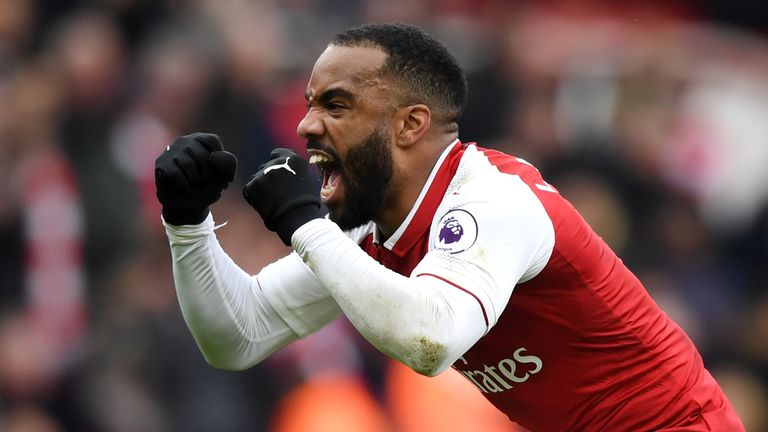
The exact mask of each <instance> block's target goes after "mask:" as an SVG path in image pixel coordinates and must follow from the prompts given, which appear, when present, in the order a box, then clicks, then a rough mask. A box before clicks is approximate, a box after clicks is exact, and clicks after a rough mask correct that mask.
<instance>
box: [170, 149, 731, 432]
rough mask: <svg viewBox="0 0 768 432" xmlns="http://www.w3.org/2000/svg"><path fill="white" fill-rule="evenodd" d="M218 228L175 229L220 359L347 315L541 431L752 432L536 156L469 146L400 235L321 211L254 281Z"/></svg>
mask: <svg viewBox="0 0 768 432" xmlns="http://www.w3.org/2000/svg"><path fill="white" fill-rule="evenodd" d="M214 230H215V225H214V222H213V219H212V217H211V216H209V217H208V218H207V219H206V221H204V222H203V223H201V224H199V225H191V226H180V227H176V226H171V225H168V224H166V232H167V234H168V237H169V241H170V245H171V253H172V256H173V262H174V281H175V284H176V290H177V295H178V297H179V302H180V306H181V309H182V312H183V314H184V318H185V320H186V321H187V325H188V326H189V328H190V330H191V331H192V333H193V335H194V336H195V339H196V340H197V342H198V344H199V346H200V348H201V350H202V351H203V353H204V355H205V356H206V359H207V360H208V361H209V362H210V363H211V364H213V365H216V366H217V367H222V368H227V369H243V368H247V367H250V366H252V365H254V364H256V363H258V362H259V361H261V360H263V359H264V358H266V357H268V356H269V355H270V354H271V353H273V352H274V351H276V350H277V349H279V348H280V347H282V346H284V345H286V344H288V343H290V342H291V341H294V340H296V339H298V338H301V337H304V336H306V335H308V334H310V333H312V332H313V331H316V330H318V329H319V328H321V327H322V326H324V325H326V324H328V323H329V322H331V321H333V320H334V319H336V318H337V317H339V316H340V315H341V314H342V313H343V314H344V315H346V317H347V318H348V319H349V320H350V322H352V323H353V324H354V325H355V327H356V328H357V329H358V331H360V333H361V334H362V335H363V336H365V337H366V339H367V340H368V341H369V342H371V343H372V344H373V345H374V346H376V347H377V348H378V349H380V350H381V351H382V352H384V353H385V354H387V355H390V356H392V357H393V358H396V359H398V360H400V361H402V362H403V363H405V364H407V365H409V366H410V367H411V368H412V369H414V370H416V371H417V372H420V373H423V374H425V375H434V374H436V373H439V372H440V371H442V370H445V369H446V368H448V367H449V366H450V365H451V363H452V366H453V367H454V368H455V369H456V370H458V371H459V372H460V373H462V374H463V375H464V376H465V377H466V378H467V379H468V380H470V381H471V382H472V383H474V384H475V385H476V386H477V388H478V389H479V390H480V391H481V392H482V393H483V394H484V395H485V396H486V397H487V398H488V399H489V400H490V401H491V402H492V403H493V404H495V405H496V407H498V408H499V409H500V410H501V411H503V412H504V413H506V414H507V415H508V416H509V417H510V418H511V419H512V420H513V421H515V422H517V423H519V424H520V425H522V426H523V427H525V428H527V429H530V430H532V431H577V430H588V431H592V430H611V431H639V430H654V431H656V430H665V429H669V430H675V431H683V430H685V431H705V430H713V431H742V430H744V429H743V426H741V424H740V422H739V420H738V418H737V417H736V415H735V413H734V411H733V408H732V407H731V406H730V404H729V403H728V401H727V400H726V398H725V396H724V395H723V393H722V391H721V390H720V388H719V386H718V385H717V383H716V382H715V381H714V379H713V378H712V376H711V375H710V374H709V372H707V370H706V369H705V368H704V366H703V364H702V360H701V357H700V356H699V354H698V352H697V351H696V348H695V347H694V345H693V343H692V342H691V341H690V340H689V339H688V337H687V336H686V335H685V334H684V333H683V331H682V330H681V329H680V328H679V327H678V326H677V325H675V324H674V323H673V322H672V321H671V320H670V319H669V317H667V315H666V314H664V312H662V311H661V310H660V309H659V308H658V306H657V305H656V304H655V303H654V302H653V300H652V299H651V298H650V297H649V296H648V294H647V292H646V291H645V289H644V288H643V286H642V285H641V283H640V282H639V281H638V280H637V278H635V276H634V275H633V274H632V273H631V272H630V271H629V270H628V269H627V268H626V267H625V266H624V264H623V263H622V262H621V260H620V259H619V258H618V257H617V256H616V255H615V254H614V253H613V252H612V251H611V250H610V249H609V248H608V246H607V245H606V244H605V243H604V242H603V241H602V240H601V239H600V238H599V237H598V236H597V235H596V234H595V233H594V232H593V231H592V230H591V229H590V227H589V226H588V225H587V223H586V222H585V221H584V220H583V219H582V217H581V216H580V215H579V214H578V213H577V212H576V210H574V208H573V207H572V206H571V205H570V204H569V203H568V202H567V201H566V200H565V199H564V198H563V197H561V196H560V194H559V193H558V192H557V190H556V189H555V188H554V187H552V186H551V185H549V184H548V183H546V182H545V181H544V180H543V179H542V177H541V175H540V174H539V172H538V171H537V170H536V169H535V168H534V167H533V166H531V165H530V164H528V163H527V162H525V161H523V160H521V159H518V158H515V157H512V156H509V155H506V154H503V153H500V152H497V151H494V150H487V149H482V148H479V147H476V146H474V145H471V144H470V145H465V144H462V143H460V142H458V141H456V142H455V143H453V144H452V145H450V146H449V147H448V148H446V150H445V151H444V152H443V154H442V155H441V157H440V159H439V160H438V162H437V164H436V165H435V167H434V168H433V170H432V172H431V174H430V176H429V179H428V181H427V182H426V184H425V185H424V187H423V189H422V191H421V193H420V195H419V197H418V198H417V200H416V202H415V204H414V206H413V208H412V209H411V211H410V213H409V214H408V216H407V217H406V219H405V221H404V222H403V223H402V224H401V226H400V227H399V228H398V229H397V230H396V231H395V233H394V234H393V235H392V236H390V237H389V238H388V239H386V240H381V239H379V238H377V233H378V231H377V230H376V226H375V225H374V224H373V223H369V224H368V225H366V226H363V227H360V228H358V229H355V230H351V231H349V232H346V233H344V232H342V231H341V230H339V228H338V226H336V225H335V224H334V223H333V222H331V221H329V220H324V219H314V220H312V221H309V222H307V223H305V224H304V225H303V226H302V227H300V228H299V229H297V230H296V232H295V233H294V234H293V237H292V245H293V247H294V250H295V253H291V254H290V255H288V256H286V257H284V258H282V259H280V260H278V261H276V262H274V263H271V264H269V265H268V266H266V267H264V268H263V269H261V271H260V272H259V273H258V274H257V275H249V274H248V273H246V272H245V271H243V270H242V269H241V268H239V267H238V266H237V265H236V264H235V263H234V262H233V261H232V259H231V258H230V257H229V256H227V255H226V253H224V251H223V249H222V248H221V246H220V245H219V244H218V241H217V239H216V236H215V234H214ZM350 238H351V239H352V240H350ZM361 248H362V250H361ZM371 258H373V259H371Z"/></svg>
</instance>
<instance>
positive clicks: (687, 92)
mask: <svg viewBox="0 0 768 432" xmlns="http://www.w3.org/2000/svg"><path fill="white" fill-rule="evenodd" d="M727 3H728V2H717V1H710V2H693V1H689V2H661V1H642V2H641V1H636V2H608V1H597V0H579V1H557V0H548V1H537V2H526V1H516V2H513V1H506V0H480V1H473V0H447V1H438V0H420V1H415V0H389V1H386V2H383V1H381V2H379V1H373V0H367V1H365V0H361V1H347V0H260V1H257V0H252V1H248V0H157V1H152V0H91V1H85V0H57V1H49V0H2V1H0V100H2V103H0V191H2V192H0V297H1V299H0V431H8V432H22V431H23V432H37V431H40V432H49V431H51V432H54V431H85V432H89V431H95V432H100V431H109V432H112V431H114V432H122V431H126V432H127V431H148V432H151V431H201V432H202V431H261V430H264V431H276V432H294V431H334V432H339V431H383V432H385V431H403V432H410V431H425V430H443V431H446V432H450V431H459V430H462V431H466V430H483V431H516V430H520V429H519V428H517V427H516V426H515V425H513V424H511V423H510V422H509V421H508V420H506V419H505V418H504V417H503V416H501V415H500V414H499V413H498V412H496V411H494V410H493V409H492V408H490V406H489V405H487V404H485V403H484V402H483V401H482V400H481V398H480V394H479V392H477V391H476V390H474V389H473V388H472V387H471V385H470V384H469V383H468V382H466V381H465V380H463V378H460V377H459V376H458V375H457V374H453V373H451V372H448V373H446V374H444V375H443V376H441V377H439V378H436V379H426V378H423V377H419V376H416V375H415V374H414V373H412V372H410V371H408V370H406V369H404V368H403V367H400V366H398V365H395V364H393V363H392V362H391V361H389V360H388V359H386V358H384V357H383V356H381V355H380V354H378V353H377V352H376V351H375V350H373V349H372V348H371V347H370V346H369V345H368V344H367V343H365V342H364V341H362V340H361V339H360V337H359V336H357V335H356V333H355V332H354V330H353V329H352V328H351V326H350V325H349V324H348V323H347V322H346V321H344V320H343V319H342V320H339V321H337V322H335V323H334V324H332V325H331V326H329V327H327V328H326V329H324V330H322V331H320V332H319V333H317V334H315V335H313V336H311V337H310V338H308V339H305V340H303V341H300V342H299V343H296V344H294V345H291V346H289V347H287V348H285V349H284V350H282V351H280V352H279V353H278V354H277V355H276V356H274V357H273V358H271V359H269V360H268V361H267V362H265V363H264V364H261V365H258V366H256V367H254V368H252V369H249V370H247V371H242V372H226V371H219V370H215V369H213V368H211V367H209V366H208V365H207V364H205V362H204V360H203V358H202V356H201V355H200V354H199V352H198V351H197V347H196V345H195V342H194V340H193V339H192V337H191V335H190V334H189V332H188V331H187V329H186V326H185V325H184V322H183V319H182V317H181V314H180V311H179V307H178V304H177V302H176V298H175V293H174V287H173V281H172V275H171V263H170V256H169V255H170V254H169V251H168V247H167V240H166V238H165V235H164V232H163V229H162V226H161V222H160V208H159V205H158V203H157V201H156V199H155V196H154V183H153V164H154V159H155V157H156V156H157V155H158V154H159V153H160V152H161V151H162V150H163V149H164V148H165V146H166V145H168V144H169V143H170V142H171V141H172V140H173V138H174V137H175V136H179V135H183V134H187V133H190V132H193V131H208V132H214V133H217V134H219V135H220V136H221V137H222V138H223V140H224V143H225V146H226V147H227V149H229V150H231V151H232V152H234V153H235V154H236V155H237V156H238V158H239V162H240V164H239V170H238V180H237V181H236V184H234V185H233V186H232V188H231V189H230V190H228V191H226V192H225V194H224V197H223V198H222V200H221V201H220V202H219V203H217V204H216V205H215V206H214V208H213V211H214V216H215V218H216V220H217V221H218V222H223V221H227V220H228V221H229V224H228V225H227V226H225V227H223V228H221V229H219V230H218V235H219V238H220V241H221V243H222V244H223V246H224V248H225V249H226V250H227V251H228V252H229V253H230V255H231V256H232V257H233V258H234V259H235V261H236V262H238V263H239V264H240V265H241V266H242V267H243V268H245V269H246V270H248V271H250V272H252V273H255V272H257V271H258V270H259V268H260V267H261V266H263V265H265V264H266V263H269V262H270V261H272V260H273V259H275V258H277V257H280V256H282V255H283V254H285V253H287V252H288V250H287V249H286V248H285V247H284V246H283V245H282V243H280V241H279V240H278V239H277V237H276V236H275V235H273V234H272V233H270V232H268V231H266V229H265V228H264V226H263V224H262V222H261V220H260V218H259V216H258V215H257V214H256V213H255V212H253V211H252V210H251V209H250V207H248V206H247V205H246V203H245V202H244V201H243V200H242V199H241V195H240V193H239V189H240V187H241V186H242V183H243V179H246V178H247V177H248V176H249V175H250V174H251V173H253V172H254V171H255V170H256V167H257V166H258V165H259V164H260V163H261V162H262V161H263V160H264V159H266V158H267V156H268V154H269V152H270V150H271V149H272V148H275V147H290V148H294V149H296V150H297V151H299V152H303V151H304V148H303V147H304V144H305V143H304V142H302V141H301V140H299V139H298V138H297V137H296V134H295V130H296V125H297V123H298V121H299V119H301V117H302V116H303V113H304V110H305V107H304V104H305V102H304V98H303V92H304V86H305V84H306V81H307V79H308V77H309V72H310V71H311V68H312V65H313V63H314V60H315V59H316V57H317V56H318V55H319V54H320V52H321V51H322V50H323V48H324V46H325V44H326V43H327V40H328V39H329V38H330V37H331V36H332V35H333V34H334V33H335V32H336V31H339V30H341V29H344V28H346V27H348V26H350V25H353V24H356V23H360V22H368V21H403V22H409V23H413V24H418V25H421V26H423V27H424V28H426V29H428V30H429V31H430V32H432V33H433V34H434V35H436V36H437V37H438V38H439V39H441V40H443V41H444V42H445V43H446V44H447V45H448V47H449V48H450V49H451V50H452V51H453V52H454V53H455V54H456V55H457V57H458V59H459V61H460V63H461V64H462V65H463V66H464V67H465V68H466V71H467V74H468V78H469V83H470V102H469V106H468V107H467V110H466V114H465V116H464V118H463V120H462V122H461V125H460V127H461V134H460V137H461V139H462V140H463V141H465V142H469V141H476V142H478V143H479V144H480V145H481V146H484V147H494V148H498V149H501V150H504V151H507V152H510V153H513V154H515V155H517V156H520V157H523V158H525V159H527V160H529V161H530V162H532V163H534V164H536V165H537V166H538V167H539V168H540V169H541V170H542V172H543V173H544V175H545V177H546V178H547V179H548V181H549V182H550V183H552V184H553V185H555V186H556V187H557V188H558V189H559V190H560V191H561V193H562V194H563V195H565V196H566V197H567V198H569V199H570V200H571V201H572V202H573V203H574V205H575V206H576V207H577V208H578V209H579V210H580V211H581V212H582V213H583V214H584V215H585V217H586V219H587V220H588V221H589V222H590V224H591V225H592V226H593V228H594V229H595V230H596V231H597V232H598V233H599V234H600V235H601V236H603V238H604V239H605V240H606V241H607V242H608V243H609V244H610V245H611V246H612V247H613V248H614V249H615V250H616V251H617V252H618V254H619V255H620V256H621V257H622V259H624V261H625V262H626V263H627V264H628V266H629V267H630V268H631V269H633V270H634V271H635V272H636V274H637V275H638V276H639V277H640V279H641V280H642V281H643V282H644V283H645V284H646V286H647V288H648V290H649V291H650V293H651V295H652V296H653V298H654V299H655V300H656V301H657V302H658V303H659V304H660V305H661V306H662V308H663V309H664V310H665V311H666V312H667V313H668V314H669V315H670V316H672V317H673V319H675V321H676V322H677V323H678V324H680V326H681V327H683V328H684V329H685V330H686V332H687V333H688V334H689V335H690V336H691V338H692V339H693V340H694V342H695V343H696V345H697V346H698V348H699V349H700V351H701V353H702V355H703V357H704V360H705V364H706V365H707V367H708V368H709V369H710V371H712V372H713V374H714V375H715V376H716V378H717V379H718V380H719V381H720V383H721V385H722V386H723V388H724V390H725V392H726V394H727V395H728V396H729V398H730V399H731V402H732V403H733V404H734V406H735V408H736V410H737V411H738V412H739V414H740V416H741V417H742V420H743V421H744V423H745V426H746V427H747V430H749V431H768V39H767V38H766V33H765V31H766V30H768V29H766V28H755V27H749V26H747V27H745V26H737V25H735V24H733V23H731V22H727V23H726V22H724V21H721V20H719V18H724V17H730V18H732V17H733V15H732V14H731V15H729V11H731V12H733V11H732V10H731V9H729V8H728V5H727ZM735 3H738V2H735ZM736 15H738V14H736ZM741 17H742V18H744V19H743V22H745V23H747V24H749V23H759V22H763V23H765V22H768V20H762V21H761V20H760V19H759V18H758V17H755V16H753V15H750V14H749V13H748V12H747V13H746V14H742V15H741ZM574 373H578V371H574Z"/></svg>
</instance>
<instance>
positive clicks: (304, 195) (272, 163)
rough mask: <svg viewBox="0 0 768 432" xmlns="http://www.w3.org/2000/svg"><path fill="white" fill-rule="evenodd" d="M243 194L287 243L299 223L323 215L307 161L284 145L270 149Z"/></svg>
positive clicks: (271, 229)
mask: <svg viewBox="0 0 768 432" xmlns="http://www.w3.org/2000/svg"><path fill="white" fill-rule="evenodd" d="M243 196H244V197H245V200H246V201H248V204H250V205H251V207H253V208H254V209H256V211H257V212H259V215H261V218H262V219H263V220H264V225H266V227H267V228H268V229H269V230H270V231H274V232H276V233H277V235H278V236H280V239H281V240H282V241H283V243H285V244H286V245H287V246H290V245H291V236H292V235H293V232H294V231H296V230H297V229H298V228H299V227H300V226H302V225H304V224H305V223H307V222H309V221H310V220H312V219H316V218H321V217H323V216H324V215H323V212H322V211H321V210H320V194H319V191H318V190H317V183H316V182H315V181H314V180H313V179H312V177H311V176H310V175H309V164H308V163H307V161H305V160H304V159H302V158H301V157H299V155H297V154H296V153H295V152H293V151H291V150H288V149H284V148H279V149H275V150H272V154H270V159H269V161H268V162H267V163H265V164H264V165H262V166H261V167H259V170H258V171H257V172H256V174H254V175H253V176H251V179H250V180H249V181H248V183H246V184H245V187H243Z"/></svg>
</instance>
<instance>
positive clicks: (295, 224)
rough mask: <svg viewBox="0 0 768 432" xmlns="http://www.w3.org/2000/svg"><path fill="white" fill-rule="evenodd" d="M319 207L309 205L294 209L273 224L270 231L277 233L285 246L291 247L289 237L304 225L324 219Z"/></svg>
mask: <svg viewBox="0 0 768 432" xmlns="http://www.w3.org/2000/svg"><path fill="white" fill-rule="evenodd" d="M324 216H325V214H324V213H323V211H322V210H320V207H318V206H316V205H314V204H310V205H303V206H299V207H296V208H294V209H292V210H290V211H289V212H286V213H285V214H284V215H282V216H281V217H279V218H278V219H277V220H276V221H275V222H274V224H273V226H272V230H273V231H274V232H276V233H277V235H278V236H279V237H280V240H282V241H283V243H284V244H285V245H286V246H290V245H291V237H292V236H293V233H294V232H296V230H297V229H298V228H299V227H301V226H302V225H304V224H305V223H307V222H309V221H311V220H313V219H318V218H322V217H324Z"/></svg>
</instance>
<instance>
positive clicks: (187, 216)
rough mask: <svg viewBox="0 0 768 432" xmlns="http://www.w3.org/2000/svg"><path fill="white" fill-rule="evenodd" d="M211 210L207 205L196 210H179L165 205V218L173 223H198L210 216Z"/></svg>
mask: <svg viewBox="0 0 768 432" xmlns="http://www.w3.org/2000/svg"><path fill="white" fill-rule="evenodd" d="M208 213H210V210H209V209H208V207H207V206H206V207H205V208H202V209H196V210H179V209H172V208H168V207H165V206H163V219H165V221H166V222H167V223H169V224H171V225H197V224H199V223H202V222H203V221H204V220H205V218H207V217H208Z"/></svg>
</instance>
